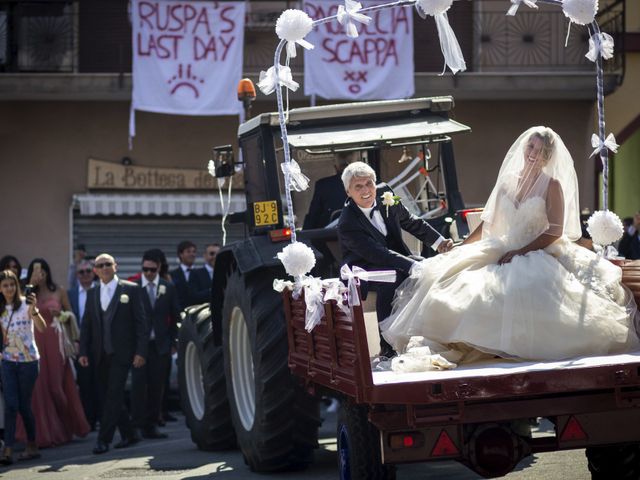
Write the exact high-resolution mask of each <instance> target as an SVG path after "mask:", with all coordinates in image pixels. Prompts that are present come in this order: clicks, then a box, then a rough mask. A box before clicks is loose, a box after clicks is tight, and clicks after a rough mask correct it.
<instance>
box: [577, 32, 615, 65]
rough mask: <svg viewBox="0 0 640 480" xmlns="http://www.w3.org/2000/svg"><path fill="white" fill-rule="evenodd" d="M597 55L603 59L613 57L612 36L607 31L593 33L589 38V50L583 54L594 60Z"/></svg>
mask: <svg viewBox="0 0 640 480" xmlns="http://www.w3.org/2000/svg"><path fill="white" fill-rule="evenodd" d="M596 37H597V38H596ZM598 55H601V56H602V58H604V59H605V60H609V59H610V58H611V57H613V37H612V36H611V35H609V34H608V33H594V34H593V35H591V38H589V51H588V52H587V53H586V54H585V55H584V56H585V57H587V58H588V59H589V60H591V61H592V62H595V61H596V60H597V59H598Z"/></svg>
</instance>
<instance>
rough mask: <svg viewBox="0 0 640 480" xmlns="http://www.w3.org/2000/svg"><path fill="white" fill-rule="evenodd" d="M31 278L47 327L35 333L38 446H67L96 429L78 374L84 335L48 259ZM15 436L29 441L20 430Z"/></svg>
mask: <svg viewBox="0 0 640 480" xmlns="http://www.w3.org/2000/svg"><path fill="white" fill-rule="evenodd" d="M27 280H28V281H29V282H30V283H31V284H33V286H34V292H35V293H36V294H37V295H38V303H37V307H38V308H39V309H40V311H41V312H42V317H43V318H44V320H45V323H46V328H45V329H44V331H43V332H39V331H37V332H36V333H35V339H36V344H37V346H38V351H39V352H40V355H41V360H40V375H39V376H38V379H37V381H36V384H35V387H34V389H33V405H32V407H33V412H34V414H35V419H36V432H37V434H36V443H37V445H38V447H40V448H43V447H52V446H56V445H62V444H64V443H68V442H70V441H71V440H72V439H73V436H74V435H77V436H79V437H84V436H86V435H87V434H88V433H89V431H90V430H91V428H90V427H89V423H88V422H87V419H86V417H85V414H84V410H83V408H82V402H81V401H80V393H79V392H78V387H77V385H76V382H75V379H74V376H73V366H72V364H73V358H74V357H75V356H76V354H77V347H76V342H77V341H78V340H79V337H80V334H79V330H78V325H77V320H76V317H75V315H74V314H73V312H72V309H71V304H70V302H69V296H68V295H67V292H66V290H65V289H64V288H63V287H61V286H59V285H57V284H56V283H55V282H54V280H53V276H52V275H51V268H50V267H49V264H48V263H47V261H46V260H44V259H43V258H35V259H33V260H32V261H31V263H30V264H29V267H28V269H27ZM16 438H18V440H21V439H23V438H24V432H23V430H22V428H21V427H20V426H18V430H17V435H16Z"/></svg>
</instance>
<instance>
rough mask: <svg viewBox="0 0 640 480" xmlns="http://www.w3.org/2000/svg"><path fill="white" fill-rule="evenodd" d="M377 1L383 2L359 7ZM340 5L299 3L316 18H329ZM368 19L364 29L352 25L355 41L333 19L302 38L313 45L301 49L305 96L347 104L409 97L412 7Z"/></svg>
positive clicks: (315, 0)
mask: <svg viewBox="0 0 640 480" xmlns="http://www.w3.org/2000/svg"><path fill="white" fill-rule="evenodd" d="M379 3H387V2H385V1H367V2H364V3H363V5H364V7H368V6H372V5H376V4H379ZM343 4H344V2H342V1H339V0H304V11H305V12H307V14H308V15H309V16H310V17H311V18H312V19H313V20H318V19H320V18H323V17H327V16H330V15H335V14H336V13H337V12H338V6H339V5H343ZM365 14H366V12H365ZM368 15H369V16H370V17H371V21H370V22H369V24H368V25H365V24H362V23H356V27H357V29H358V32H359V35H358V37H357V38H349V37H348V36H347V35H346V34H345V32H344V27H343V26H342V25H340V23H338V22H337V21H332V22H328V23H325V24H322V25H319V26H318V27H316V28H315V29H314V30H313V31H312V32H311V33H309V34H308V35H307V36H306V37H305V39H306V40H308V41H309V42H311V43H312V44H313V45H314V47H315V48H314V49H313V50H305V51H304V93H305V95H317V96H319V97H322V98H325V99H349V100H386V99H397V98H408V97H411V96H412V95H413V93H414V91H415V86H414V78H413V73H414V63H413V8H412V7H411V6H408V7H404V8H393V9H385V10H380V11H377V12H372V13H370V14H368Z"/></svg>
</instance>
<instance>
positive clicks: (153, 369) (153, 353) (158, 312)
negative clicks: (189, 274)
mask: <svg viewBox="0 0 640 480" xmlns="http://www.w3.org/2000/svg"><path fill="white" fill-rule="evenodd" d="M160 265H161V259H160V258H158V257H157V256H156V255H154V251H153V250H148V251H146V252H145V253H144V254H143V255H142V277H141V278H140V280H137V281H136V283H137V284H138V285H140V286H141V287H142V290H143V292H144V294H143V296H142V297H143V301H142V304H143V306H144V309H145V312H146V316H147V318H148V320H149V323H150V326H151V330H150V334H149V343H148V348H147V359H146V360H147V361H146V363H145V365H144V366H143V367H141V368H136V369H134V370H133V374H132V387H131V413H132V417H133V424H134V427H135V428H139V429H140V430H141V431H142V436H143V437H144V438H166V436H167V435H166V434H165V433H161V432H160V431H158V420H159V418H160V410H161V405H162V397H163V390H164V388H163V387H164V380H165V377H166V375H167V371H168V369H169V368H170V366H171V351H172V349H175V347H176V339H177V333H178V331H177V321H178V316H179V315H180V309H179V307H178V297H177V295H176V289H175V287H174V286H173V285H172V284H171V283H170V282H167V281H166V280H164V279H163V278H160V275H159V271H160Z"/></svg>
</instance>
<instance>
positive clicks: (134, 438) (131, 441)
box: [113, 433, 140, 448]
mask: <svg viewBox="0 0 640 480" xmlns="http://www.w3.org/2000/svg"><path fill="white" fill-rule="evenodd" d="M139 441H140V437H139V436H138V435H137V434H135V433H134V434H133V435H131V436H129V437H125V438H123V439H122V440H120V441H119V442H118V443H116V444H115V445H114V446H113V448H127V447H130V446H132V445H135V444H136V443H138V442H139Z"/></svg>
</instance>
